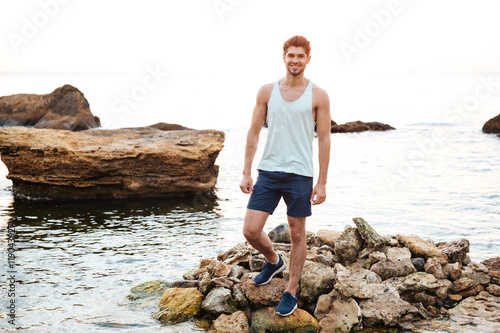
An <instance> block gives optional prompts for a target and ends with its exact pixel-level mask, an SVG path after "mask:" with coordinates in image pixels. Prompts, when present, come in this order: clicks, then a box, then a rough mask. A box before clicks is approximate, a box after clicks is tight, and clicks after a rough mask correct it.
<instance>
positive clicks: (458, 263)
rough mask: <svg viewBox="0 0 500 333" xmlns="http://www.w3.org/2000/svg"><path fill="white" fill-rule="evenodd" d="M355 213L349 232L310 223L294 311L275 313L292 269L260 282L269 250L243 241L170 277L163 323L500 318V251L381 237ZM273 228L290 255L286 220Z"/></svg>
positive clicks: (160, 309)
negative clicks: (495, 254)
mask: <svg viewBox="0 0 500 333" xmlns="http://www.w3.org/2000/svg"><path fill="white" fill-rule="evenodd" d="M353 220H354V222H355V224H356V227H347V228H346V229H345V230H344V231H343V232H335V231H330V230H320V231H318V232H317V233H316V234H314V233H310V232H309V233H308V251H307V260H306V263H305V265H304V270H303V274H302V278H301V281H300V290H299V304H298V305H299V308H298V309H297V310H296V311H295V312H294V313H293V314H292V315H291V316H289V317H280V316H277V315H275V314H274V307H275V306H276V305H277V304H278V302H279V300H280V297H281V295H282V293H283V292H284V290H285V288H286V286H287V278H288V274H289V272H288V270H285V271H284V272H283V273H281V274H282V275H278V276H277V277H275V278H274V279H273V280H272V281H271V282H270V283H269V284H267V285H264V286H256V285H255V284H254V283H253V278H254V277H255V275H256V274H258V272H259V271H260V270H261V269H262V268H263V266H264V264H265V259H264V258H263V257H262V256H261V255H260V254H259V253H257V252H256V251H255V250H254V249H253V248H251V247H250V246H249V245H247V244H245V243H242V244H238V245H236V246H235V247H233V248H232V249H230V250H228V251H226V252H223V253H220V254H219V255H218V256H217V259H204V260H202V261H201V263H200V265H199V267H198V268H196V269H194V270H192V271H190V272H188V273H186V274H185V275H184V276H183V279H184V280H181V281H176V282H174V283H172V284H171V285H170V288H168V289H167V290H166V291H165V292H164V294H163V296H162V297H161V299H160V301H159V303H158V305H157V307H156V310H155V311H154V314H153V316H154V318H156V319H158V320H160V321H161V322H163V323H175V322H178V321H181V320H186V319H188V318H191V317H208V318H211V319H214V321H213V328H214V329H215V330H217V331H220V332H248V331H250V332H289V331H295V330H296V331H300V332H319V331H321V332H350V331H357V330H360V329H362V327H363V326H364V327H373V326H378V325H383V326H397V325H403V326H404V325H408V324H409V323H412V322H415V321H417V320H421V319H422V318H425V319H431V318H443V317H450V318H451V319H456V320H462V324H463V321H465V322H467V321H468V322H469V323H472V324H474V321H476V324H477V321H478V320H486V321H489V323H490V324H491V325H493V326H495V325H500V297H499V296H500V286H499V283H500V258H494V259H489V260H485V261H483V262H482V263H476V262H471V260H470V259H469V256H468V252H469V242H468V241H467V240H465V239H462V240H457V241H453V242H449V243H445V242H441V243H436V244H435V243H434V242H433V241H431V240H424V239H422V238H420V237H418V236H403V235H397V236H384V237H382V236H380V235H379V234H377V232H376V231H375V230H373V228H371V226H370V225H368V224H367V223H366V222H365V221H364V220H363V219H362V218H355V219H353ZM270 237H271V239H272V240H273V242H274V246H275V249H276V250H277V252H279V253H281V255H282V257H283V259H284V260H285V261H286V262H288V261H289V251H290V244H289V243H288V242H289V232H288V228H287V227H286V225H281V226H280V227H279V228H277V229H275V230H273V231H272V232H270ZM277 241H280V242H277ZM287 241H288V242H287ZM462 304H466V305H465V306H463V307H462V306H461V305H462ZM457 305H458V306H457ZM478 308H482V309H483V310H484V313H480V312H478V311H476V310H477V309H478ZM450 309H451V310H450ZM474 309H476V310H474ZM474 311H475V312H474ZM495 327H496V326H495ZM499 328H500V327H499Z"/></svg>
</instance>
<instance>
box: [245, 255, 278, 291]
mask: <svg viewBox="0 0 500 333" xmlns="http://www.w3.org/2000/svg"><path fill="white" fill-rule="evenodd" d="M278 258H279V260H278V263H277V264H271V263H269V262H267V263H266V266H264V269H263V270H262V272H260V273H259V275H257V276H256V277H255V279H253V282H254V283H255V284H256V285H258V286H262V285H263V284H267V283H269V281H271V279H272V278H273V276H275V275H276V274H278V273H279V272H281V271H283V270H284V269H285V267H286V264H285V262H284V261H283V259H281V255H279V254H278Z"/></svg>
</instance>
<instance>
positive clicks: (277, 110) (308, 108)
mask: <svg viewBox="0 0 500 333" xmlns="http://www.w3.org/2000/svg"><path fill="white" fill-rule="evenodd" d="M267 124H268V134H267V140H266V146H265V148H264V153H263V154H262V159H261V161H260V163H259V165H258V167H257V168H258V169H259V170H265V171H284V172H289V173H295V174H297V175H302V176H307V177H313V176H314V165H313V158H312V151H313V149H312V142H313V138H314V119H313V114H312V82H311V80H309V84H308V85H307V87H306V90H305V91H304V93H303V94H302V96H300V97H299V99H297V100H295V101H293V102H288V101H285V100H284V99H283V98H282V97H281V92H280V88H279V80H278V81H276V83H275V84H274V88H273V91H272V93H271V97H270V98H269V103H268V108H267Z"/></svg>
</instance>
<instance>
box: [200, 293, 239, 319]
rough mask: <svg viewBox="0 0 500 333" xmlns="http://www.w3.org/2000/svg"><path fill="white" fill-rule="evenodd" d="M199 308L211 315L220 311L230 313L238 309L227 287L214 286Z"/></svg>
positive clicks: (216, 314) (217, 314)
mask: <svg viewBox="0 0 500 333" xmlns="http://www.w3.org/2000/svg"><path fill="white" fill-rule="evenodd" d="M201 308H202V309H203V311H205V312H206V313H207V314H209V315H211V316H219V315H221V314H222V313H225V314H231V313H233V312H236V311H238V308H237V304H236V301H235V300H234V299H233V297H232V295H231V290H229V289H227V288H214V289H212V290H210V292H209V293H208V295H207V296H206V297H205V299H204V300H203V302H202V303H201Z"/></svg>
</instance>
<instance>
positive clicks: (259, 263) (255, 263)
mask: <svg viewBox="0 0 500 333" xmlns="http://www.w3.org/2000/svg"><path fill="white" fill-rule="evenodd" d="M266 263H267V261H266V259H264V258H262V257H261V256H260V255H259V256H253V257H252V258H250V261H249V262H248V265H249V266H250V271H252V272H260V271H262V269H264V266H266Z"/></svg>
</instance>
